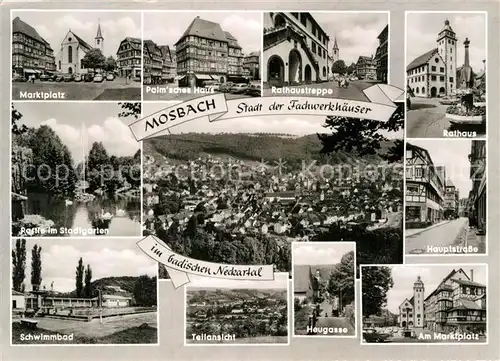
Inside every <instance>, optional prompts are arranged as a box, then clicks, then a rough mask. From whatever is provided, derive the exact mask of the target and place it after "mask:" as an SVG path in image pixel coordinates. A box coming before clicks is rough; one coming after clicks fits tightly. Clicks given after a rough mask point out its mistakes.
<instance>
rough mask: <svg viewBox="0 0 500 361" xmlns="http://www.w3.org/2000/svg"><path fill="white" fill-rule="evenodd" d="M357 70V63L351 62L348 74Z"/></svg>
mask: <svg viewBox="0 0 500 361" xmlns="http://www.w3.org/2000/svg"><path fill="white" fill-rule="evenodd" d="M355 71H356V64H354V63H351V65H349V66H348V67H347V69H346V72H347V74H353V73H354V72H355Z"/></svg>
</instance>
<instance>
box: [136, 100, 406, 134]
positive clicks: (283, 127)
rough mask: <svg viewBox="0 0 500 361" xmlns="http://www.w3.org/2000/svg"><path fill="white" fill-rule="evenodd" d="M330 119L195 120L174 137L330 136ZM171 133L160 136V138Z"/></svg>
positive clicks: (148, 108)
mask: <svg viewBox="0 0 500 361" xmlns="http://www.w3.org/2000/svg"><path fill="white" fill-rule="evenodd" d="M176 103H177V102H162V103H147V102H144V103H143V110H144V111H143V114H144V116H148V115H150V114H153V113H155V112H157V111H160V110H162V109H165V108H168V107H171V106H173V105H175V104H176ZM325 119H326V117H324V116H285V115H283V116H263V117H258V116H255V117H245V118H234V119H224V120H222V121H218V122H212V123H210V122H209V121H208V120H207V119H206V118H201V119H195V120H193V121H191V122H188V123H183V124H180V125H178V126H175V127H173V128H170V129H169V130H170V132H171V133H189V132H197V133H202V132H204V133H221V132H226V133H286V134H294V135H299V136H303V135H307V134H316V133H328V132H329V131H330V130H329V129H327V128H323V124H324V122H325ZM164 134H168V132H162V133H158V135H164ZM384 134H385V135H386V136H387V137H388V138H402V137H403V133H402V131H401V132H386V133H384Z"/></svg>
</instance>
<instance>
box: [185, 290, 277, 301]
mask: <svg viewBox="0 0 500 361" xmlns="http://www.w3.org/2000/svg"><path fill="white" fill-rule="evenodd" d="M186 294H187V301H188V303H202V302H207V303H212V302H214V301H217V300H225V301H229V302H235V301H246V300H250V299H256V298H265V299H268V298H286V289H244V288H242V289H217V288H204V289H193V288H191V289H189V288H188V290H187V293H186Z"/></svg>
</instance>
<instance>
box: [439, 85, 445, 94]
mask: <svg viewBox="0 0 500 361" xmlns="http://www.w3.org/2000/svg"><path fill="white" fill-rule="evenodd" d="M445 94H446V89H445V88H444V87H441V88H439V95H441V96H444V95H445Z"/></svg>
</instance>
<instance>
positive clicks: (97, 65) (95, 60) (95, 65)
mask: <svg viewBox="0 0 500 361" xmlns="http://www.w3.org/2000/svg"><path fill="white" fill-rule="evenodd" d="M105 61H106V58H105V57H104V55H102V52H101V50H100V49H97V48H94V49H90V50H89V51H88V52H87V53H86V54H85V56H84V57H83V59H82V64H83V66H85V68H90V69H92V70H93V71H95V69H103V68H104V62H105Z"/></svg>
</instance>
